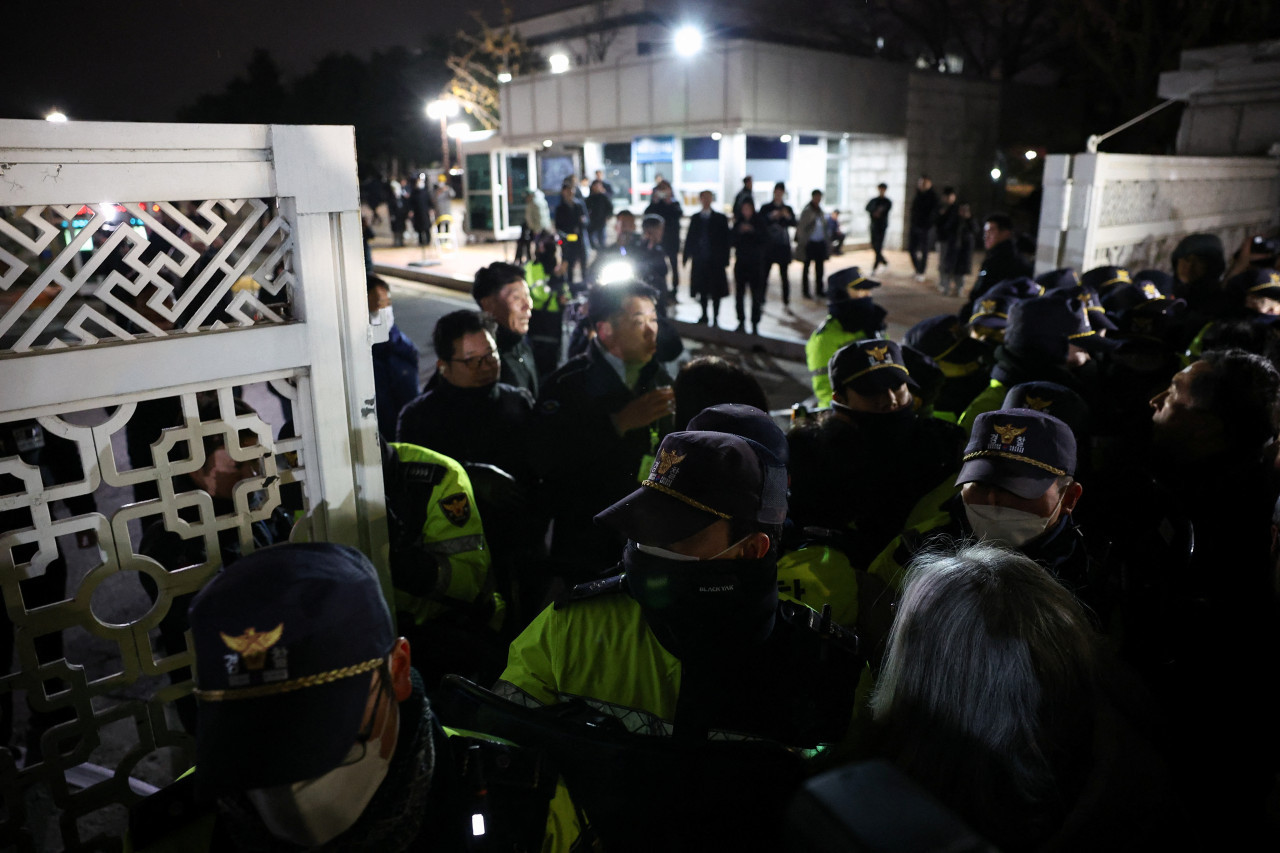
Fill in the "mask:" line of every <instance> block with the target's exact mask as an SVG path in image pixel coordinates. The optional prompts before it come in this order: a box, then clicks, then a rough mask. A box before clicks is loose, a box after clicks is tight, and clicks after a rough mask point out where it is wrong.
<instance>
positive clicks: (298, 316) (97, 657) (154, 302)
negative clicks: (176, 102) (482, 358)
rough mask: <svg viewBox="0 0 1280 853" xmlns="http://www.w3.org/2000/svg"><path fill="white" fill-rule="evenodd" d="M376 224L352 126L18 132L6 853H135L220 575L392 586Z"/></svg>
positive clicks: (0, 167) (5, 549) (3, 503)
mask: <svg viewBox="0 0 1280 853" xmlns="http://www.w3.org/2000/svg"><path fill="white" fill-rule="evenodd" d="M102 199H112V201H111V202H102V201H101V200H102ZM360 232H361V228H360V218H359V198H358V186H357V181H356V164H355V136H354V132H353V130H352V129H351V128H349V127H318V126H311V127H293V126H286V125H184V124H126V123H120V124H112V123H94V122H66V123H64V124H61V125H59V126H54V125H53V124H51V123H50V122H44V121H17V120H11V119H0V439H4V440H5V441H6V442H7V443H6V444H5V445H4V447H3V448H0V521H2V522H3V523H0V595H2V596H3V603H4V607H5V610H4V614H5V624H4V626H3V627H4V630H3V631H0V646H2V648H0V656H2V657H4V658H5V661H6V663H8V664H9V666H8V667H6V671H7V674H6V675H5V676H4V677H3V678H2V679H0V717H2V718H3V719H2V722H3V734H4V735H5V739H4V741H3V742H0V850H8V849H18V850H24V851H25V850H39V851H58V850H63V849H65V850H75V851H82V850H104V849H105V850H112V849H119V845H120V839H121V837H122V836H123V834H124V830H125V827H126V822H127V815H128V808H129V806H130V805H131V804H133V803H135V802H136V801H137V800H138V798H139V797H140V796H144V795H146V794H147V793H149V792H151V791H153V790H154V787H155V786H160V785H164V784H166V783H167V782H168V780H170V779H171V778H172V777H173V774H174V773H175V772H181V771H183V770H185V769H186V768H187V767H188V766H189V763H190V758H191V745H192V741H191V735H190V734H189V727H190V722H191V719H190V718H191V714H190V707H191V701H190V695H189V693H190V687H191V685H190V679H189V675H188V673H187V667H188V665H189V663H190V655H189V654H188V651H187V648H186V638H185V635H184V632H183V623H182V618H183V616H184V614H185V609H184V608H185V606H186V600H187V598H188V597H189V596H190V595H191V594H192V593H193V592H194V591H195V590H196V589H198V588H199V587H200V586H201V585H203V584H204V583H205V582H206V581H207V579H208V578H209V577H210V576H211V574H212V573H213V572H215V571H216V570H217V567H218V566H219V565H221V564H223V563H225V562H227V561H228V560H230V559H233V558H234V557H235V556H236V555H238V554H243V553H245V552H247V551H249V550H252V549H254V548H256V547H258V546H259V545H260V544H261V543H262V542H263V541H266V540H267V539H268V538H271V537H274V536H278V535H280V534H281V532H284V533H288V532H289V531H290V530H296V531H301V532H303V533H304V535H305V536H306V537H307V538H311V539H316V540H323V541H333V542H341V543H344V544H347V545H351V546H353V547H357V548H360V549H362V550H364V551H365V552H366V553H368V554H369V555H370V556H371V557H372V559H373V560H374V564H375V565H376V566H378V567H379V569H380V570H381V571H382V572H383V573H384V575H386V576H385V577H384V578H383V580H384V585H386V586H387V588H388V589H389V575H387V574H386V551H387V543H386V526H385V522H384V521H383V519H384V517H385V508H384V507H383V491H382V479H381V465H380V456H379V453H378V446H377V429H376V427H377V424H376V418H375V416H374V414H373V411H374V409H373V406H372V405H371V404H370V405H367V406H366V405H365V401H366V400H372V398H373V397H374V387H373V366H372V361H371V359H370V357H369V343H370V331H369V319H368V309H367V303H366V298H365V288H364V275H365V274H364V264H363V254H362V252H361V245H360ZM236 389H240V390H241V391H242V392H243V395H242V396H243V400H242V401H240V402H238V395H239V392H238V391H237V390H236ZM244 402H250V403H251V404H252V407H253V409H254V410H256V414H255V413H254V411H251V410H248V409H245V408H244V405H243V403H244ZM6 430H7V432H6ZM292 436H296V437H292ZM45 447H48V448H49V450H48V451H47V453H48V456H47V458H46V459H45V461H44V462H42V461H41V460H40V458H37V457H39V456H40V454H42V453H45V452H46V451H45V450H44V448H45ZM6 448H7V449H6ZM33 454H34V455H33ZM211 460H212V463H213V464H212V468H211V470H212V471H213V472H214V473H215V474H216V476H214V477H213V478H212V479H210V476H209V475H207V474H206V473H205V469H206V467H209V465H210V463H211ZM219 482H221V483H223V485H224V486H225V485H226V484H228V483H229V484H230V485H229V486H228V487H227V488H226V489H221V491H222V492H224V493H221V494H219V492H220V488H219V487H218V485H217V484H218V483H219ZM299 515H301V516H303V517H302V519H301V521H302V522H303V523H301V524H300V526H296V527H291V526H290V523H291V522H292V521H293V519H294V518H295V517H296V516H299ZM268 529H269V531H270V532H269V533H267V531H268Z"/></svg>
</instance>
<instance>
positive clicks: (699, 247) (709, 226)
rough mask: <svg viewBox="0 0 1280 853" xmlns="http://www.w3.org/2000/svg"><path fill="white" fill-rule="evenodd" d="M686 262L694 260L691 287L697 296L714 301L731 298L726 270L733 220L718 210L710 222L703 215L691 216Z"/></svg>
mask: <svg viewBox="0 0 1280 853" xmlns="http://www.w3.org/2000/svg"><path fill="white" fill-rule="evenodd" d="M684 259H685V262H686V263H687V262H689V261H693V272H692V274H691V275H690V278H689V287H690V291H691V292H692V294H693V295H694V296H701V295H703V294H706V295H707V296H710V297H712V298H713V299H721V298H723V297H725V296H728V295H729V279H728V278H727V277H726V275H725V267H727V266H728V265H729V218H728V217H727V216H725V215H724V214H723V213H719V212H717V211H714V210H713V211H711V215H710V216H709V217H707V218H706V219H704V218H703V216H702V213H701V212H699V213H695V214H694V215H693V216H691V217H689V233H688V234H687V235H686V236H685V240H684Z"/></svg>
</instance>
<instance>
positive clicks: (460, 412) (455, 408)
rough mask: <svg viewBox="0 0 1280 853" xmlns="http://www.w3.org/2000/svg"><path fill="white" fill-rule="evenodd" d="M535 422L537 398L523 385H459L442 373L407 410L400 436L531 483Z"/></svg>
mask: <svg viewBox="0 0 1280 853" xmlns="http://www.w3.org/2000/svg"><path fill="white" fill-rule="evenodd" d="M532 422H533V397H532V396H531V395H530V394H529V392H528V391H526V390H524V389H523V388H515V387H512V386H511V385H506V384H504V383H502V382H496V383H494V384H493V385H491V386H489V387H488V388H459V387H457V386H456V385H450V384H449V383H448V382H446V381H445V380H444V378H443V377H441V376H440V375H439V374H436V375H435V376H433V377H431V379H430V380H429V381H428V382H427V390H426V391H425V392H423V394H422V396H420V397H418V398H417V399H416V400H414V401H413V402H411V403H409V404H408V405H407V406H405V407H404V409H402V410H401V412H400V422H399V424H398V425H397V427H396V441H402V442H406V443H408V444H416V445H418V446H419V447H425V448H427V449H428V450H434V451H436V452H437V453H443V454H444V455H445V456H448V457H450V458H452V459H454V460H456V461H458V462H462V463H467V462H482V463H485V464H488V465H494V466H496V467H498V468H501V469H502V470H504V471H506V472H507V473H508V474H510V475H511V476H513V477H515V478H516V479H517V480H519V481H521V482H523V483H526V484H531V483H532V481H533V476H532V470H533V469H532V464H531V461H530V458H529V457H530V454H529V449H528V448H529V437H530V436H529V430H530V426H531V424H532Z"/></svg>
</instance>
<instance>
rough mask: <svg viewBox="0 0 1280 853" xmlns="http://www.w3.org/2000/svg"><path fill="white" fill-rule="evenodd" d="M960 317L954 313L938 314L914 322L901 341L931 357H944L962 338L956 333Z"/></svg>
mask: <svg viewBox="0 0 1280 853" xmlns="http://www.w3.org/2000/svg"><path fill="white" fill-rule="evenodd" d="M959 325H960V318H959V317H957V316H956V315H955V314H939V315H937V316H936V317H927V318H925V319H923V320H921V321H920V322H919V323H916V324H915V325H914V326H912V327H911V328H910V329H907V333H906V334H905V335H903V336H902V342H903V343H904V344H906V345H907V346H912V347H915V348H916V349H918V350H920V352H922V353H924V354H925V355H927V356H929V357H930V358H933V359H939V358H942V357H944V356H945V355H946V354H947V353H949V352H950V351H951V350H953V349H955V348H956V344H957V343H959V342H960V341H961V340H962V338H960V337H959V336H958V335H957V334H956V331H957V330H956V327H957V326H959Z"/></svg>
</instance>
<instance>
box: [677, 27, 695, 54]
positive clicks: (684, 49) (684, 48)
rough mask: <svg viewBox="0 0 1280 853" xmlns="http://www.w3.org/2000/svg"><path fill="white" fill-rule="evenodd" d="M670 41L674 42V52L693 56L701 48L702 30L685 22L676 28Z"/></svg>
mask: <svg viewBox="0 0 1280 853" xmlns="http://www.w3.org/2000/svg"><path fill="white" fill-rule="evenodd" d="M672 41H673V42H674V44H675V48H676V53H678V54H679V55H680V56H693V55H694V54H695V53H697V52H698V51H700V50H702V31H701V30H699V29H698V28H697V27H695V26H691V25H689V24H685V25H684V26H683V27H681V28H680V29H678V30H676V32H675V37H674V39H673V40H672Z"/></svg>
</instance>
